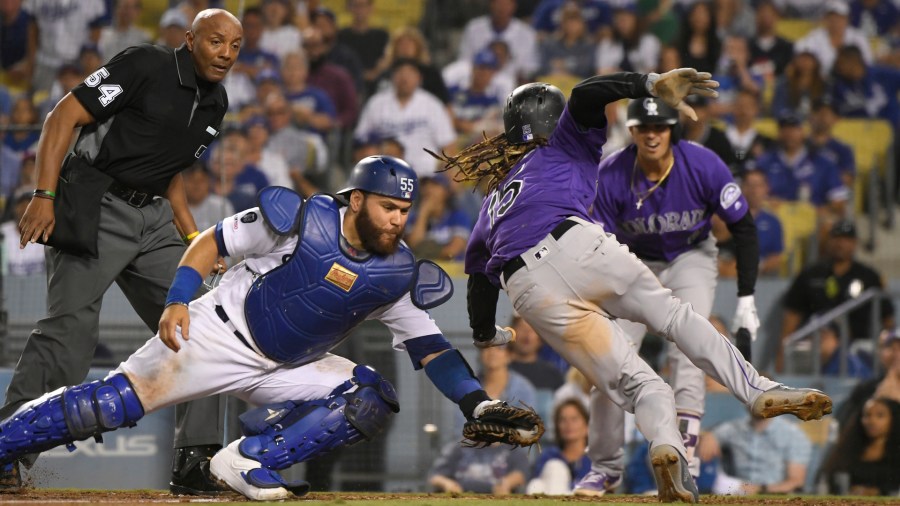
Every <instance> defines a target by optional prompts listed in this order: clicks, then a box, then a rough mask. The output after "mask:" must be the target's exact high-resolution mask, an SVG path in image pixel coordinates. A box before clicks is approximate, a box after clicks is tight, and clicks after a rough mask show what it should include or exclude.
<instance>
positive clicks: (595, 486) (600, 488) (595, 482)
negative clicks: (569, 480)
mask: <svg viewBox="0 0 900 506" xmlns="http://www.w3.org/2000/svg"><path fill="white" fill-rule="evenodd" d="M621 484H622V476H621V475H617V474H606V473H598V472H595V471H589V472H588V473H587V474H586V475H585V476H584V478H582V479H581V480H580V481H579V482H578V483H576V484H575V495H581V496H589V497H601V496H603V495H605V494H606V493H607V492H612V490H613V489H614V488H616V487H618V486H619V485H621Z"/></svg>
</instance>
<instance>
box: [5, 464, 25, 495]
mask: <svg viewBox="0 0 900 506" xmlns="http://www.w3.org/2000/svg"><path fill="white" fill-rule="evenodd" d="M20 488H22V475H21V474H20V472H19V462H18V461H16V462H13V463H12V464H4V465H2V466H0V491H4V492H14V491H16V490H19V489H20Z"/></svg>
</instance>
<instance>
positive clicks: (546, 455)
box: [525, 399, 591, 495]
mask: <svg viewBox="0 0 900 506" xmlns="http://www.w3.org/2000/svg"><path fill="white" fill-rule="evenodd" d="M588 417H589V414H588V411H587V408H585V406H584V404H582V403H581V401H579V400H578V399H568V400H565V401H563V402H561V403H559V405H557V406H556V409H554V410H553V431H554V434H553V436H554V437H553V440H554V442H555V444H554V445H552V446H545V447H544V448H543V451H542V452H541V454H540V456H539V457H538V460H537V462H536V463H535V465H534V473H532V476H534V478H533V479H532V480H531V481H530V482H528V487H527V488H526V490H525V491H526V493H528V494H547V495H569V494H571V493H572V489H573V488H574V487H575V483H576V482H577V481H579V480H581V479H582V478H584V477H585V475H587V473H588V471H590V470H591V459H590V457H588V456H587V454H586V453H585V450H587V444H588Z"/></svg>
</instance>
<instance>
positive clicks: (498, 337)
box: [475, 325, 516, 349]
mask: <svg viewBox="0 0 900 506" xmlns="http://www.w3.org/2000/svg"><path fill="white" fill-rule="evenodd" d="M494 328H496V329H497V333H495V334H494V337H492V338H491V339H489V340H487V341H478V340H475V347H476V348H482V349H483V348H490V347H492V346H502V345H504V344H509V343H511V342H514V341H515V340H516V331H515V330H513V329H512V327H501V326H499V325H494Z"/></svg>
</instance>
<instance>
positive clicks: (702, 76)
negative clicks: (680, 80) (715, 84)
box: [693, 72, 712, 81]
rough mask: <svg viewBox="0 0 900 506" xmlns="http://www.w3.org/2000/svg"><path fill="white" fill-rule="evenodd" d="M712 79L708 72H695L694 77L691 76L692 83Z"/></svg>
mask: <svg viewBox="0 0 900 506" xmlns="http://www.w3.org/2000/svg"><path fill="white" fill-rule="evenodd" d="M710 79H712V74H710V73H709V72H697V74H696V75H695V76H693V80H694V81H709V80H710Z"/></svg>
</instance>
